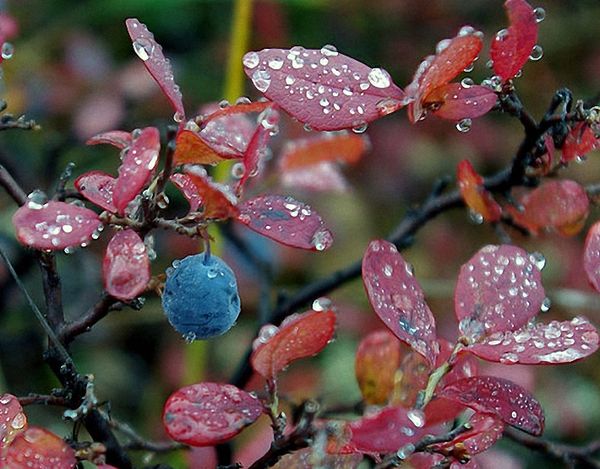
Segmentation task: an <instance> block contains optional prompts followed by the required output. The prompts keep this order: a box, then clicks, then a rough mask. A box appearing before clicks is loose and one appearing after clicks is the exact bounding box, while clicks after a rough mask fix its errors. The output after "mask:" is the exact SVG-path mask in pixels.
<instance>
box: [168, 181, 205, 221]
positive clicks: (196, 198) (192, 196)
mask: <svg viewBox="0 0 600 469" xmlns="http://www.w3.org/2000/svg"><path fill="white" fill-rule="evenodd" d="M169 179H170V180H171V182H172V183H173V185H174V186H175V187H177V189H179V191H180V192H181V193H182V194H183V196H184V197H185V199H186V200H187V201H188V203H189V204H190V210H189V211H190V212H195V211H196V210H198V207H199V206H200V204H201V203H202V196H201V195H200V193H199V192H198V188H197V187H196V184H194V181H193V180H192V178H191V177H190V176H189V175H188V174H184V173H174V174H171V177H170V178H169Z"/></svg>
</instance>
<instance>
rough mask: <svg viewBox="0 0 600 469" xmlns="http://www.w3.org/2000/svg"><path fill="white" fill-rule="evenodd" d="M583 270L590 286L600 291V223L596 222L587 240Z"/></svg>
mask: <svg viewBox="0 0 600 469" xmlns="http://www.w3.org/2000/svg"><path fill="white" fill-rule="evenodd" d="M583 268H584V269H585V273H586V274H587V278H588V280H589V282H590V284H591V285H592V286H593V287H594V288H595V289H596V291H600V222H596V223H594V224H593V225H592V227H591V228H590V231H588V234H587V237H586V238H585V249H584V253H583Z"/></svg>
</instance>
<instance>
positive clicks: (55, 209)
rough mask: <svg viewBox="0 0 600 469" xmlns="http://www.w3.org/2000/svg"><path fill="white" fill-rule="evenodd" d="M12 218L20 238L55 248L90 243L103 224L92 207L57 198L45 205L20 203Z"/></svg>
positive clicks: (42, 247) (23, 242) (51, 248)
mask: <svg viewBox="0 0 600 469" xmlns="http://www.w3.org/2000/svg"><path fill="white" fill-rule="evenodd" d="M12 222H13V225H14V227H15V230H16V234H17V239H18V240H19V242H21V243H22V244H24V245H25V246H29V247H32V248H35V249H48V250H52V251H56V250H59V249H64V248H66V247H72V246H79V245H80V244H87V243H89V242H90V240H91V239H92V235H93V234H94V233H95V232H97V231H98V230H99V229H100V228H101V225H102V223H101V222H100V219H99V218H98V215H96V213H94V212H92V211H91V210H89V209H87V208H83V207H78V206H76V205H72V204H68V203H65V202H55V201H50V202H47V203H46V204H44V205H39V204H37V203H34V202H33V201H30V202H28V203H26V204H25V205H23V206H22V207H19V209H18V210H17V211H16V212H15V214H14V215H13V218H12Z"/></svg>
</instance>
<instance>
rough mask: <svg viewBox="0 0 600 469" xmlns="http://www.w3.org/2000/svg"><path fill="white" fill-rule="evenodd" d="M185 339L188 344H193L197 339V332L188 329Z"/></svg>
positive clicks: (184, 335)
mask: <svg viewBox="0 0 600 469" xmlns="http://www.w3.org/2000/svg"><path fill="white" fill-rule="evenodd" d="M183 340H185V341H186V342H187V343H188V344H191V343H192V342H193V341H194V340H196V333H195V332H193V331H188V332H186V333H185V334H183Z"/></svg>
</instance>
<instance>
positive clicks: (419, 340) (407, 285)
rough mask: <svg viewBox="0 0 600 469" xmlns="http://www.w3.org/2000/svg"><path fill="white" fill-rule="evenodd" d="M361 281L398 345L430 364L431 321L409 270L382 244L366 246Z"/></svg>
mask: <svg viewBox="0 0 600 469" xmlns="http://www.w3.org/2000/svg"><path fill="white" fill-rule="evenodd" d="M362 278H363V283H364V285H365V289H366V291H367V295H368V297H369V301H370V302H371V306H372V307H373V309H374V311H375V313H376V314H377V315H378V316H379V318H380V319H381V320H382V321H383V323H384V324H385V325H386V326H387V327H388V328H389V329H390V330H391V331H392V332H393V333H394V334H395V335H396V337H398V338H399V339H400V340H401V341H403V342H405V343H407V344H408V345H410V346H411V347H412V348H413V349H414V350H415V351H417V352H418V353H420V354H421V355H423V356H424V357H425V358H426V359H427V361H428V362H429V364H431V365H432V364H434V363H435V359H436V356H437V354H438V351H439V350H438V349H439V347H438V343H437V340H436V331H435V319H434V318H433V314H432V313H431V310H430V309H429V306H427V303H426V302H425V297H424V294H423V290H422V289H421V286H420V285H419V283H418V282H417V280H416V279H415V277H414V274H413V271H412V266H411V265H410V264H408V263H407V262H406V261H405V260H404V259H403V258H402V256H401V255H400V253H399V252H398V250H397V249H396V246H394V245H393V244H392V243H389V242H388V241H385V240H375V241H371V243H369V246H368V247H367V250H366V252H365V255H364V256H363V261H362Z"/></svg>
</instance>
